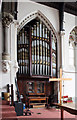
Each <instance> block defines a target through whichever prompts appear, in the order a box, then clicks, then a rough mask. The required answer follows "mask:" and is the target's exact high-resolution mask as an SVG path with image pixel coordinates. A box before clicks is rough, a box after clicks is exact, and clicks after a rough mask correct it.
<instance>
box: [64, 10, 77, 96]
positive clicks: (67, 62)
mask: <svg viewBox="0 0 77 120" xmlns="http://www.w3.org/2000/svg"><path fill="white" fill-rule="evenodd" d="M64 21H65V23H64V28H65V35H64V45H63V49H64V60H63V61H64V64H63V71H64V72H63V77H66V78H72V81H64V83H63V84H64V90H63V95H68V96H69V97H75V80H76V79H77V78H76V76H77V75H76V74H77V69H76V65H77V61H76V60H75V59H77V55H76V54H75V55H73V52H74V51H73V50H71V51H70V52H69V33H70V32H71V30H72V29H73V28H74V27H75V26H77V24H76V22H75V16H74V15H71V14H69V13H66V12H65V13H64ZM75 53H77V48H76V49H75ZM70 58H71V59H70ZM73 62H75V64H73Z"/></svg>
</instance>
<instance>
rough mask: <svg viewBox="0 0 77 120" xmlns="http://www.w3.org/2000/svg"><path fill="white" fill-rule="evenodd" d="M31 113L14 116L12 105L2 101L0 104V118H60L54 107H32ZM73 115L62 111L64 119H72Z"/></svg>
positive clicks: (33, 119)
mask: <svg viewBox="0 0 77 120" xmlns="http://www.w3.org/2000/svg"><path fill="white" fill-rule="evenodd" d="M30 110H31V111H32V112H33V113H32V115H31V116H16V112H15V108H14V107H13V106H9V105H6V102H5V101H3V103H2V105H0V111H1V112H0V113H1V114H0V118H1V116H2V118H1V119H0V120H60V119H61V112H60V110H59V109H55V108H50V109H46V108H33V109H30ZM74 119H75V115H72V114H70V113H68V112H66V111H64V120H74Z"/></svg>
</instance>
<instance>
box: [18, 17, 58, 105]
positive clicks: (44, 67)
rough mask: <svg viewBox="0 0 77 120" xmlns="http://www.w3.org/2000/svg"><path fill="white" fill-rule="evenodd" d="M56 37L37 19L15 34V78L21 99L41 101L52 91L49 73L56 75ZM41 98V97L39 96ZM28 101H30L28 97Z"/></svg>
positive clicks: (52, 86)
mask: <svg viewBox="0 0 77 120" xmlns="http://www.w3.org/2000/svg"><path fill="white" fill-rule="evenodd" d="M56 50H57V41H56V37H55V34H54V32H53V31H50V30H49V29H48V28H47V27H46V25H45V24H44V23H43V22H42V21H41V20H39V19H37V18H36V19H34V20H32V21H31V22H29V23H28V24H26V25H25V26H24V27H23V28H22V29H21V30H20V31H19V32H18V35H17V52H18V54H17V55H18V57H17V59H18V65H19V71H18V74H17V81H18V87H19V91H20V94H22V95H23V96H24V97H23V100H22V101H23V102H26V101H27V99H28V100H32V101H33V99H31V98H35V99H34V101H33V103H32V101H31V103H30V104H35V102H36V101H37V103H39V101H41V103H42V102H44V98H46V99H48V97H49V96H50V95H52V94H54V82H49V77H56V76H57V72H56V71H57V51H56ZM40 98H43V99H40ZM29 102H30V101H29Z"/></svg>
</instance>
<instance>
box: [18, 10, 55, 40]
mask: <svg viewBox="0 0 77 120" xmlns="http://www.w3.org/2000/svg"><path fill="white" fill-rule="evenodd" d="M37 17H38V18H39V19H40V20H41V21H42V22H43V23H44V24H45V25H46V26H47V28H48V29H49V30H51V31H52V32H53V33H54V35H55V37H56V40H57V33H56V30H55V29H54V27H53V25H52V24H51V22H50V21H49V20H48V18H47V17H46V16H45V15H44V14H43V13H42V12H41V11H39V10H38V11H35V12H33V13H32V14H29V15H27V16H26V17H25V19H24V20H22V22H21V23H20V24H19V26H18V32H19V31H20V30H21V29H22V28H23V27H24V26H25V25H26V24H27V23H28V22H30V21H31V20H33V19H35V18H37Z"/></svg>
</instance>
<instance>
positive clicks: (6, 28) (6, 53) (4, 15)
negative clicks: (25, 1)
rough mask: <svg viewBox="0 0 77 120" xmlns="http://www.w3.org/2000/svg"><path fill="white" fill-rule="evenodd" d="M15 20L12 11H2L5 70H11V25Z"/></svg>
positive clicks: (3, 65) (3, 61) (3, 66)
mask: <svg viewBox="0 0 77 120" xmlns="http://www.w3.org/2000/svg"><path fill="white" fill-rule="evenodd" d="M12 21H13V16H12V15H11V14H10V13H6V12H3V13H2V27H3V53H2V70H3V72H8V71H10V63H11V61H10V54H9V49H8V47H9V41H8V37H9V26H10V24H11V23H12Z"/></svg>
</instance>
